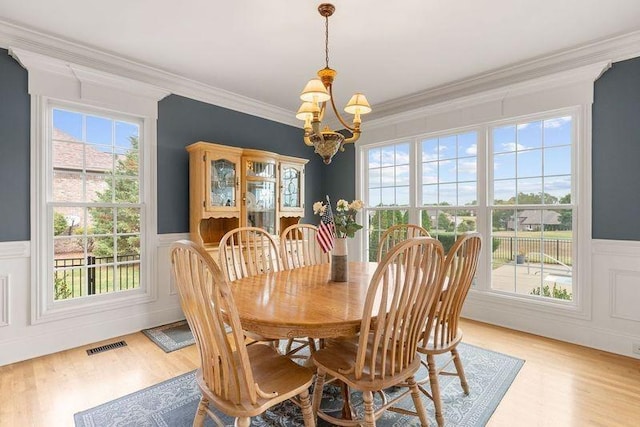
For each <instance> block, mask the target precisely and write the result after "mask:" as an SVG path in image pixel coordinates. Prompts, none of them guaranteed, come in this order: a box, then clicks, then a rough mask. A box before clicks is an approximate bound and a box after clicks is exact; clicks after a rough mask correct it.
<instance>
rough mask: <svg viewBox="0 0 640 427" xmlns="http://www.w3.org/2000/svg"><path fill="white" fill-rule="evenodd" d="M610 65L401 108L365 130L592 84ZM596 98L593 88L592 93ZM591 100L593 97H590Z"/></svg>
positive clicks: (589, 66) (567, 71)
mask: <svg viewBox="0 0 640 427" xmlns="http://www.w3.org/2000/svg"><path fill="white" fill-rule="evenodd" d="M610 67H611V61H601V62H596V63H594V64H589V65H585V66H582V67H579V68H576V69H572V70H565V71H562V72H559V73H555V74H546V75H544V76H542V77H538V78H534V79H530V80H526V81H521V82H518V83H514V84H510V85H502V86H500V87H498V88H494V89H488V90H485V91H483V92H478V93H473V94H471V95H466V96H460V97H457V98H453V99H451V100H444V101H441V102H437V103H433V104H428V105H425V106H423V107H419V108H414V109H412V110H409V111H402V112H398V113H395V114H388V115H386V116H384V117H380V118H377V119H375V118H374V119H373V120H370V121H367V123H366V125H367V127H366V129H364V130H370V129H376V128H380V127H384V126H388V125H392V124H395V123H399V122H404V121H408V120H413V119H418V118H423V117H425V116H428V115H433V114H438V113H445V112H448V111H453V110H459V109H462V108H465V107H469V106H473V105H478V104H482V103H485V102H491V101H502V100H504V99H506V98H508V97H515V96H518V95H523V94H527V93H532V92H536V91H539V90H544V89H550V88H554V87H559V86H565V85H568V84H578V83H582V82H589V83H592V82H593V81H595V80H597V79H598V78H599V77H600V76H601V75H602V73H604V72H605V71H607V70H608V69H609V68H610ZM590 96H591V97H593V91H591V92H590ZM591 101H592V100H591Z"/></svg>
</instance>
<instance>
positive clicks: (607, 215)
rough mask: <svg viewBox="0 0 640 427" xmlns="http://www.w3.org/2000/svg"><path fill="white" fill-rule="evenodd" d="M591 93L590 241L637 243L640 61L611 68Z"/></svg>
mask: <svg viewBox="0 0 640 427" xmlns="http://www.w3.org/2000/svg"><path fill="white" fill-rule="evenodd" d="M594 90H595V92H594V96H595V98H594V103H593V148H592V149H593V160H592V161H593V184H592V185H593V187H592V188H593V217H592V234H593V238H594V239H610V240H640V226H638V218H640V58H634V59H630V60H628V61H622V62H617V63H615V64H613V67H612V68H611V69H609V70H608V71H607V72H606V73H604V74H603V75H602V77H600V78H599V79H598V80H597V81H596V83H595V88H594Z"/></svg>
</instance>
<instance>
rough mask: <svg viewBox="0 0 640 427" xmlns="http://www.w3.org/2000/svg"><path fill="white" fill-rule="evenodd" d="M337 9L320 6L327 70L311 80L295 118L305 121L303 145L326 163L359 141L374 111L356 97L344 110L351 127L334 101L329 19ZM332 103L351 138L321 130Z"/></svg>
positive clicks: (360, 96) (324, 69) (364, 98)
mask: <svg viewBox="0 0 640 427" xmlns="http://www.w3.org/2000/svg"><path fill="white" fill-rule="evenodd" d="M335 10H336V9H335V7H334V6H333V5H332V4H330V3H322V4H321V5H320V6H318V12H320V15H321V16H323V17H324V19H325V67H324V68H323V69H321V70H320V71H318V77H317V78H313V79H311V80H309V83H307V85H306V86H305V87H304V89H303V90H302V93H301V94H300V99H301V100H302V105H301V106H300V108H299V109H298V112H297V113H296V118H297V119H299V120H303V121H304V143H305V144H307V145H308V146H310V147H315V152H316V153H318V154H319V155H320V156H321V157H322V159H323V160H324V163H325V164H329V163H331V159H332V158H333V156H334V154H336V153H337V152H338V150H340V151H344V144H347V143H353V142H356V141H357V140H358V138H360V133H361V131H360V125H361V123H362V118H361V116H362V115H363V114H367V113H370V112H371V106H370V105H369V102H368V101H367V98H366V97H365V96H364V94H362V93H356V94H354V95H353V96H352V97H351V99H350V100H349V102H348V103H347V106H346V107H345V108H344V111H345V112H346V113H348V114H353V121H352V123H351V125H348V124H347V122H346V121H345V120H344V119H343V118H342V116H341V115H340V113H338V110H337V109H336V104H335V102H334V98H333V80H334V78H335V76H336V74H337V72H336V70H334V69H332V68H330V67H329V17H330V16H331V15H333V12H335ZM327 104H329V105H330V106H331V109H332V110H333V112H334V114H335V116H336V118H337V119H338V121H339V122H340V124H342V126H344V128H345V129H346V130H348V131H349V132H350V133H351V136H350V137H349V138H347V137H345V135H343V134H342V133H340V132H335V131H333V130H331V129H330V128H329V126H325V127H324V128H322V120H323V118H324V114H325V112H326V110H327V108H328V105H327Z"/></svg>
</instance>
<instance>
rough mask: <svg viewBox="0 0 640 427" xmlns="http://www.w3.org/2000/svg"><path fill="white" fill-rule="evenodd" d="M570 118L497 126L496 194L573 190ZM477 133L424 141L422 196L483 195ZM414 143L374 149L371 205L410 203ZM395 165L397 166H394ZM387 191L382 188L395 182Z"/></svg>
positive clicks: (463, 199)
mask: <svg viewBox="0 0 640 427" xmlns="http://www.w3.org/2000/svg"><path fill="white" fill-rule="evenodd" d="M571 134H572V124H571V118H570V117H560V118H555V119H549V120H540V121H534V122H528V123H522V124H515V125H508V126H502V127H496V128H493V129H492V131H491V140H492V143H493V147H492V148H493V153H494V161H493V178H494V194H495V195H494V199H496V200H507V199H509V198H511V197H514V196H515V195H516V194H517V192H523V193H536V194H537V193H541V192H546V193H549V194H552V195H554V196H556V197H558V198H560V197H562V196H565V195H566V194H569V193H570V192H571V151H572V147H571ZM477 139H478V138H477V133H476V132H467V133H462V134H458V135H449V136H444V137H440V138H430V139H426V140H424V141H422V144H421V158H422V171H421V173H422V184H423V188H422V200H423V203H424V204H437V203H442V202H447V203H449V204H451V205H465V204H467V203H470V202H472V201H474V200H477V194H476V191H477V190H476V188H477ZM409 152H410V143H408V142H407V143H400V144H395V145H393V146H389V147H382V148H374V149H371V150H369V153H368V155H369V187H370V191H369V201H368V203H369V204H370V205H371V206H377V205H378V204H379V203H380V202H382V203H384V204H385V205H386V204H389V205H391V204H396V205H408V204H409ZM394 165H395V167H394ZM392 186H395V189H394V191H390V190H389V189H388V188H387V189H385V190H381V189H379V188H378V187H392Z"/></svg>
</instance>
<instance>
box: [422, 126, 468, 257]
mask: <svg viewBox="0 0 640 427" xmlns="http://www.w3.org/2000/svg"><path fill="white" fill-rule="evenodd" d="M419 146H420V155H421V160H422V161H421V163H420V172H421V173H420V178H421V182H420V188H421V191H420V196H421V201H422V203H421V209H420V223H421V225H422V227H424V228H426V229H427V230H428V231H429V234H430V235H431V236H432V237H437V238H438V239H440V241H441V242H442V243H443V245H445V247H446V248H447V249H448V248H449V247H450V246H451V245H452V244H453V242H454V241H455V239H456V238H457V236H458V235H459V234H460V233H464V232H468V231H475V230H476V229H477V224H476V223H477V215H478V213H477V206H478V177H477V169H478V157H477V151H478V133H477V132H476V131H469V132H463V133H457V134H449V135H442V136H436V137H429V138H426V139H423V140H421V141H420V142H419Z"/></svg>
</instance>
